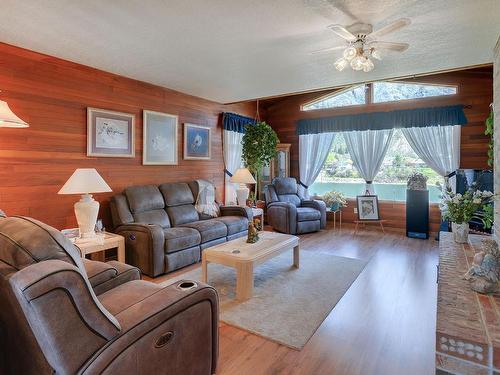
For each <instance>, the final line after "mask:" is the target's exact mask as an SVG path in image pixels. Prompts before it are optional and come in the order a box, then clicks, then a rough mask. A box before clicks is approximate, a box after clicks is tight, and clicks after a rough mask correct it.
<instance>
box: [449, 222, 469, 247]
mask: <svg viewBox="0 0 500 375" xmlns="http://www.w3.org/2000/svg"><path fill="white" fill-rule="evenodd" d="M451 231H452V232H453V239H454V240H455V242H457V243H467V242H469V223H461V224H458V223H451Z"/></svg>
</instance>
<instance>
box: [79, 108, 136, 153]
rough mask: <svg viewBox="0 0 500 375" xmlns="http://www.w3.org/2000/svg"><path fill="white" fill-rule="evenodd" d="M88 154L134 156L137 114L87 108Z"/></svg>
mask: <svg viewBox="0 0 500 375" xmlns="http://www.w3.org/2000/svg"><path fill="white" fill-rule="evenodd" d="M87 156H104V157H121V158H133V157H134V156H135V115H133V114H130V113H123V112H115V111H108V110H106V109H98V108H87Z"/></svg>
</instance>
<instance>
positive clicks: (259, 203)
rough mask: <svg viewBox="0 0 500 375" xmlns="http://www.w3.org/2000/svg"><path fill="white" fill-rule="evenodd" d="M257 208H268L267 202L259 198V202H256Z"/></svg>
mask: <svg viewBox="0 0 500 375" xmlns="http://www.w3.org/2000/svg"><path fill="white" fill-rule="evenodd" d="M255 205H256V206H257V208H266V202H265V201H261V200H258V201H257V203H256V204H255Z"/></svg>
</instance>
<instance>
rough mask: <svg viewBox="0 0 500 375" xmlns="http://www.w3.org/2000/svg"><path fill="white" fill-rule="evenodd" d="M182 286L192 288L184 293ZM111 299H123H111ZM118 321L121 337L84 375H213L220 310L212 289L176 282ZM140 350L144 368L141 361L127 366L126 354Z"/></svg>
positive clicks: (132, 308)
mask: <svg viewBox="0 0 500 375" xmlns="http://www.w3.org/2000/svg"><path fill="white" fill-rule="evenodd" d="M183 283H194V285H193V287H192V288H188V289H182V288H180V285H181V284H183ZM114 292H115V293H119V294H123V298H125V297H126V296H127V293H128V291H127V290H126V289H117V290H116V291H114ZM114 299H116V300H120V299H121V298H120V296H114ZM116 318H117V319H118V321H119V322H120V325H121V327H122V331H121V333H120V336H119V337H118V338H117V339H116V340H114V341H113V342H111V343H109V345H107V347H105V348H103V349H101V351H100V353H98V356H95V360H92V361H91V363H89V364H88V367H87V369H86V371H87V372H88V373H92V374H93V373H101V372H102V371H103V370H105V369H113V372H117V373H128V372H129V373H143V372H146V373H149V372H150V371H148V370H151V372H152V373H154V372H155V370H161V371H162V372H163V371H166V370H167V369H168V372H169V373H172V374H177V373H206V374H209V373H211V374H214V373H215V370H216V365H217V357H218V339H219V334H218V319H219V306H218V296H217V292H216V290H215V289H214V288H212V287H211V286H208V285H206V284H203V283H201V282H192V281H189V280H181V281H177V282H175V283H173V284H172V285H168V286H165V287H163V288H160V289H158V291H155V292H154V293H152V294H151V295H149V296H148V297H145V298H144V299H141V300H140V301H139V302H137V303H135V304H133V305H131V306H130V307H128V308H126V309H124V310H122V311H120V312H119V313H117V314H116ZM135 348H137V349H135ZM144 348H146V349H147V353H148V355H147V358H146V360H147V361H148V363H145V360H144V359H142V358H140V356H139V357H135V359H134V361H127V360H125V359H126V358H127V357H128V358H130V356H127V352H128V354H130V353H131V352H132V353H134V351H135V350H138V351H140V352H142V351H143V349H144ZM117 353H120V355H117ZM180 353H181V354H182V355H180ZM183 357H184V358H188V359H189V360H187V361H186V359H182V358H183ZM155 362H156V363H155ZM124 366H132V367H129V368H127V367H124ZM87 372H86V373H87ZM156 372H158V371H156Z"/></svg>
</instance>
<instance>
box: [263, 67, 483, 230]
mask: <svg viewBox="0 0 500 375" xmlns="http://www.w3.org/2000/svg"><path fill="white" fill-rule="evenodd" d="M404 81H405V82H412V81H413V82H418V83H433V84H451V85H458V94H457V95H453V96H449V97H440V98H425V99H419V100H406V101H404V102H399V103H397V104H394V103H378V104H369V105H366V106H363V107H355V106H353V107H345V108H335V109H323V110H317V111H308V112H303V111H301V110H300V106H301V105H302V104H303V103H306V102H308V101H310V100H313V99H315V98H317V97H319V96H321V95H326V94H328V93H331V92H334V91H335V90H326V91H322V92H316V93H307V94H300V95H292V96H287V97H281V98H274V99H269V100H264V101H261V104H260V105H261V107H262V110H263V111H264V113H265V116H266V117H265V119H266V121H267V122H268V123H269V124H270V125H271V126H272V127H273V128H274V129H275V130H276V132H277V133H278V137H279V139H280V141H281V142H283V143H291V144H292V147H291V152H290V153H291V155H290V159H291V162H290V169H291V175H292V176H295V177H297V176H298V175H299V168H298V151H299V150H298V136H297V135H296V134H295V128H296V123H297V121H298V120H299V119H302V118H316V117H329V116H335V115H345V114H356V113H362V112H375V111H391V110H395V109H412V108H422V107H437V106H446V105H454V104H463V105H466V106H470V108H466V109H465V110H464V111H465V114H466V116H467V120H468V124H467V125H465V126H463V127H462V138H461V153H460V155H461V156H460V157H461V161H460V165H461V167H462V168H488V166H487V149H488V137H486V136H485V135H484V130H485V127H484V121H485V120H486V118H487V117H488V114H489V104H490V103H491V102H492V100H493V71H492V68H491V67H483V68H476V69H470V70H464V71H459V72H452V73H444V74H436V75H432V76H427V77H419V78H415V79H406V80H404ZM399 205H400V204H399V203H397V202H381V212H382V214H383V215H385V216H387V215H389V216H391V217H393V218H394V220H391V225H392V226H394V227H400V228H404V225H405V223H404V209H401V208H396V206H399ZM403 206H404V205H403ZM352 207H353V205H351V208H350V209H349V211H350V212H351V214H352V215H354V214H353V213H352ZM391 210H394V212H392V211H391ZM395 212H399V214H396V213H395ZM435 215H439V211H438V210H436V209H435V208H432V209H431V216H432V217H431V222H433V223H438V222H439V218H438V217H434V216H435ZM385 216H384V218H385ZM344 218H345V219H346V220H348V221H352V219H353V218H352V217H351V216H350V215H348V214H346V215H345V217H344Z"/></svg>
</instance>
